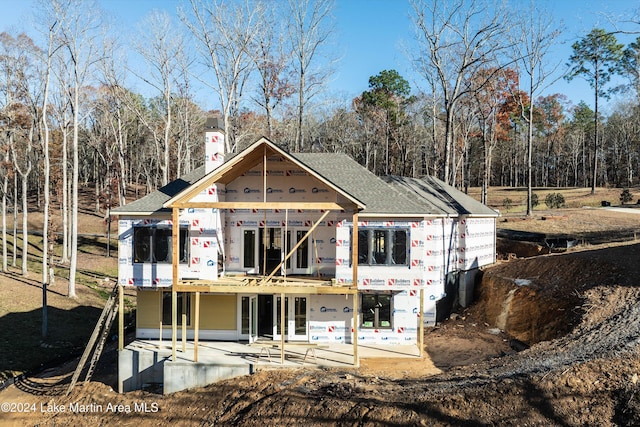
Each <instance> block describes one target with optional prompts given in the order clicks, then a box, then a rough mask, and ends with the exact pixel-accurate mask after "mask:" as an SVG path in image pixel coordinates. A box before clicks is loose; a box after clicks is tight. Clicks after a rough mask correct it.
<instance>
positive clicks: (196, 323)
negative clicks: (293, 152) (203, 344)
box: [193, 292, 200, 362]
mask: <svg viewBox="0 0 640 427" xmlns="http://www.w3.org/2000/svg"><path fill="white" fill-rule="evenodd" d="M195 312H196V318H195V320H194V325H193V327H194V330H193V361H194V362H197V361H198V335H199V334H198V333H199V331H200V292H196V306H195Z"/></svg>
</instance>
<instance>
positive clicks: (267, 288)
mask: <svg viewBox="0 0 640 427" xmlns="http://www.w3.org/2000/svg"><path fill="white" fill-rule="evenodd" d="M176 290H177V291H178V292H209V293H218V294H234V293H250V294H260V295H273V294H278V293H281V292H286V293H288V294H297V295H302V294H310V295H351V294H354V293H356V292H357V291H358V290H357V289H356V288H355V287H352V286H321V287H319V286H301V285H247V286H245V285H178V286H176Z"/></svg>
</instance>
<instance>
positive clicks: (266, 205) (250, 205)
mask: <svg viewBox="0 0 640 427" xmlns="http://www.w3.org/2000/svg"><path fill="white" fill-rule="evenodd" d="M173 207H174V208H180V209H186V208H217V209H281V210H284V209H303V210H314V209H315V210H334V211H335V210H344V209H345V208H351V207H352V205H350V206H346V207H345V206H342V205H340V204H338V203H336V202H268V201H263V202H190V201H186V202H176V203H174V204H173Z"/></svg>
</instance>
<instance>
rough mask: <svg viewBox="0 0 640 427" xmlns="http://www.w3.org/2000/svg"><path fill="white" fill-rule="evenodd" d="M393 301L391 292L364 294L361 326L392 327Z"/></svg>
mask: <svg viewBox="0 0 640 427" xmlns="http://www.w3.org/2000/svg"><path fill="white" fill-rule="evenodd" d="M392 301H393V299H392V297H391V294H362V324H361V326H362V327H363V328H384V329H391V328H392V322H391V313H393V307H392Z"/></svg>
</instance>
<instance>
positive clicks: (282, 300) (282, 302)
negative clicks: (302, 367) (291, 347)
mask: <svg viewBox="0 0 640 427" xmlns="http://www.w3.org/2000/svg"><path fill="white" fill-rule="evenodd" d="M287 308H288V307H287ZM284 314H285V293H284V292H282V293H280V364H281V365H284Z"/></svg>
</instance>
